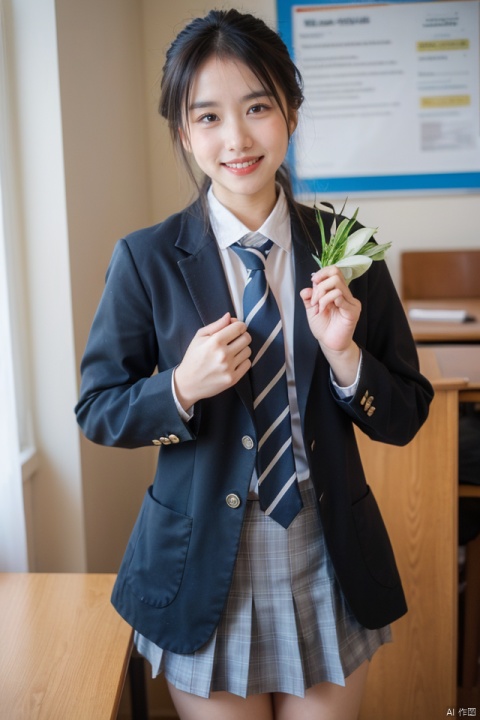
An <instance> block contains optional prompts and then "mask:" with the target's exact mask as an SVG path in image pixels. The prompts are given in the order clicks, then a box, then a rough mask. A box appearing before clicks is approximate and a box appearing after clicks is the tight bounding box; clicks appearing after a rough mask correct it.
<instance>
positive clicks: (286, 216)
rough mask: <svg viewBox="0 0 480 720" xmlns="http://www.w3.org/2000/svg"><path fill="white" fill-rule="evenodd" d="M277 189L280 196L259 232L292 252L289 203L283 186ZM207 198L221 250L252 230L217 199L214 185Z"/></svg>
mask: <svg viewBox="0 0 480 720" xmlns="http://www.w3.org/2000/svg"><path fill="white" fill-rule="evenodd" d="M277 189H278V198H277V202H276V204H275V207H274V208H273V210H272V212H271V213H270V215H269V216H268V217H267V219H266V220H265V222H264V223H263V225H262V226H261V227H259V228H258V231H257V232H259V233H261V234H262V235H265V237H267V238H268V239H269V240H272V242H274V243H275V244H276V245H278V246H279V247H281V248H282V249H283V250H285V251H286V252H291V249H292V229H291V225H290V213H289V210H288V203H287V199H286V197H285V193H284V191H283V188H282V187H281V186H280V185H277ZM207 200H208V207H209V217H210V223H211V225H212V229H213V232H214V235H215V237H216V239H217V243H218V246H219V248H220V249H221V250H223V249H225V248H228V247H229V246H230V245H233V243H235V242H238V241H239V240H241V238H242V237H244V235H246V234H247V233H249V232H251V230H249V229H248V228H247V227H246V226H245V225H244V224H243V223H242V222H241V221H240V220H239V219H238V218H237V217H235V215H234V214H233V213H232V212H230V210H228V209H227V208H226V207H225V206H224V205H222V203H221V202H220V201H219V200H217V198H216V197H215V195H214V194H213V190H212V186H210V188H209V190H208V194H207Z"/></svg>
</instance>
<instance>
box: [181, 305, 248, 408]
mask: <svg viewBox="0 0 480 720" xmlns="http://www.w3.org/2000/svg"><path fill="white" fill-rule="evenodd" d="M250 342H251V337H250V335H249V334H248V332H247V326H246V325H245V323H244V322H241V321H240V320H237V319H235V318H232V316H231V315H230V313H226V314H225V315H224V316H223V317H221V318H219V319H218V320H216V321H215V322H213V323H211V324H210V325H206V326H205V327H203V328H200V330H198V331H197V332H196V333H195V335H194V337H193V340H192V341H191V343H190V345H189V346H188V348H187V351H186V353H185V356H184V358H183V360H182V362H181V363H180V365H178V367H177V368H176V370H175V376H174V383H175V392H176V394H177V399H178V401H179V402H180V404H181V406H182V407H183V408H184V410H188V408H190V407H191V406H192V405H194V404H195V403H196V402H197V401H198V400H201V399H202V398H207V397H212V396H214V395H218V393H220V392H222V391H223V390H227V389H228V388H229V387H232V386H233V385H235V384H236V383H237V382H238V381H239V380H240V378H241V377H243V375H245V373H246V372H248V370H249V369H250V366H251V361H250V355H251V354H252V351H251V349H250Z"/></svg>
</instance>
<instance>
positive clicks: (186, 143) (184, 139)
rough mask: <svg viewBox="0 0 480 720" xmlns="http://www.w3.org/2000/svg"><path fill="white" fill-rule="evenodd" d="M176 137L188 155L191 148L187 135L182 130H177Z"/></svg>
mask: <svg viewBox="0 0 480 720" xmlns="http://www.w3.org/2000/svg"><path fill="white" fill-rule="evenodd" d="M178 136H179V138H180V140H181V141H182V145H183V147H184V150H186V151H187V152H188V153H191V152H192V146H191V144H190V138H189V137H188V134H187V133H186V132H185V130H184V129H183V128H181V127H180V128H178Z"/></svg>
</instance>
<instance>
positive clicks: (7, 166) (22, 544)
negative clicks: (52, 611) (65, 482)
mask: <svg viewBox="0 0 480 720" xmlns="http://www.w3.org/2000/svg"><path fill="white" fill-rule="evenodd" d="M5 25H6V10H5V4H4V2H3V0H2V3H1V5H0V92H1V93H2V95H3V97H2V98H1V99H0V348H1V352H0V398H1V402H0V458H1V464H0V570H1V571H26V570H28V560H27V540H26V528H25V511H24V503H23V487H22V458H21V442H22V443H23V444H24V445H25V446H27V445H28V444H29V443H28V430H27V423H26V421H25V418H24V419H23V428H22V432H21V433H20V432H19V427H20V426H19V422H18V420H19V413H18V407H17V399H18V397H19V396H18V394H17V392H16V390H17V388H18V387H19V375H17V376H16V377H15V373H14V365H15V360H14V358H15V352H14V338H13V334H12V328H13V326H14V322H13V317H14V315H13V310H14V307H15V302H14V301H13V298H14V295H15V291H14V287H13V286H14V284H15V283H12V280H15V273H14V272H13V270H12V268H13V263H12V259H13V254H14V253H13V252H11V249H12V242H14V241H15V239H18V238H15V232H14V230H15V227H14V226H15V223H14V217H15V211H14V207H15V206H14V190H15V182H13V178H14V173H13V162H12V161H13V158H12V156H11V154H10V151H11V148H12V142H11V138H12V135H11V133H10V130H11V111H12V108H11V102H10V95H9V87H10V84H9V76H8V47H7V35H6V32H5ZM7 178H8V181H7ZM9 280H10V282H9ZM18 290H19V288H18V286H17V287H16V291H17V293H18ZM16 324H17V325H19V326H20V325H21V323H19V322H17V323H16ZM19 338H20V334H18V335H17V339H19ZM18 354H19V353H17V356H18ZM20 364H21V363H20V361H18V365H19V367H20ZM20 400H21V402H20V406H21V407H22V408H23V407H25V404H24V400H25V398H23V399H22V398H20ZM22 412H23V411H22ZM23 414H24V413H23ZM24 415H25V414H24Z"/></svg>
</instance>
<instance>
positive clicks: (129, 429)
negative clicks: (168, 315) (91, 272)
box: [75, 240, 194, 448]
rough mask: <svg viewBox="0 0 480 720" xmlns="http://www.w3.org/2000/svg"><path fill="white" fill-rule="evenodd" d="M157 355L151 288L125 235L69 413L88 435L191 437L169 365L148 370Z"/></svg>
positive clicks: (125, 443)
mask: <svg viewBox="0 0 480 720" xmlns="http://www.w3.org/2000/svg"><path fill="white" fill-rule="evenodd" d="M158 357H159V348H158V343H157V337H156V332H155V323H154V318H153V309H152V302H151V299H150V294H149V292H148V291H147V289H146V288H145V286H144V284H143V282H142V279H141V277H140V274H139V272H138V270H137V267H136V265H135V262H134V259H133V257H132V254H131V251H130V248H129V246H128V244H127V242H126V241H125V240H121V241H120V242H119V243H118V244H117V245H116V247H115V250H114V253H113V256H112V260H111V262H110V265H109V268H108V270H107V275H106V282H105V289H104V292H103V295H102V298H101V300H100V303H99V306H98V309H97V312H96V314H95V318H94V320H93V324H92V328H91V331H90V335H89V338H88V341H87V346H86V349H85V353H84V357H83V359H82V363H81V376H82V379H81V385H80V397H79V400H78V403H77V405H76V407H75V413H76V416H77V420H78V423H79V425H80V427H81V428H82V430H83V432H84V433H85V435H86V436H87V437H88V438H89V439H90V440H92V441H93V442H96V443H100V444H102V445H111V446H119V447H125V448H134V447H140V446H144V445H150V444H151V443H152V442H154V443H155V444H158V439H159V438H160V437H168V435H174V436H176V438H178V440H179V441H183V440H190V439H192V438H193V437H194V434H193V431H192V429H191V427H190V425H189V424H188V423H186V422H184V421H183V420H182V419H181V418H180V415H179V413H178V410H177V407H176V405H175V400H174V398H173V394H172V373H173V369H174V365H173V366H172V367H168V368H165V369H162V370H161V371H158V372H155V370H156V367H157V364H158ZM180 359H181V358H180ZM180 359H179V360H180Z"/></svg>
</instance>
